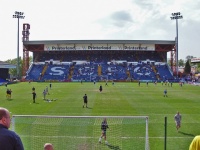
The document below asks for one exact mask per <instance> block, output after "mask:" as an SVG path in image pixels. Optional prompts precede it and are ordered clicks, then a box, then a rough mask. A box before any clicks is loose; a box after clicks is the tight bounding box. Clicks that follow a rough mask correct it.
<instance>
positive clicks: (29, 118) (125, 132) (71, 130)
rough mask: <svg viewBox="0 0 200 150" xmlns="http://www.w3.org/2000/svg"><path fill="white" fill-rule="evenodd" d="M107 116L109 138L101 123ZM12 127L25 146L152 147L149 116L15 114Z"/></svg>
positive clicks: (35, 149)
mask: <svg viewBox="0 0 200 150" xmlns="http://www.w3.org/2000/svg"><path fill="white" fill-rule="evenodd" d="M104 118H106V119H107V124H108V127H109V128H108V129H107V131H106V141H107V142H108V143H105V139H104V138H102V140H101V143H99V138H100V137H101V135H102V131H101V124H102V121H103V120H104ZM12 130H13V131H15V132H16V133H17V134H19V135H20V137H21V139H22V142H23V145H24V148H25V149H28V150H39V149H43V146H44V144H45V143H52V144H53V145H54V149H56V150H98V149H101V150H104V149H105V150H107V149H108V150H110V149H115V150H124V149H125V150H133V149H135V150H149V149H150V148H149V139H148V117H147V116H106V117H105V116H35V115H34V116H33V115H13V116H12Z"/></svg>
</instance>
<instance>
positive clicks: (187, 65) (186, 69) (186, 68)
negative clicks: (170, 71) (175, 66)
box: [184, 59, 191, 74]
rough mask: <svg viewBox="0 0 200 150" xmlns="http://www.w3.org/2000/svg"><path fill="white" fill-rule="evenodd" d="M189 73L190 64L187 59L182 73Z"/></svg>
mask: <svg viewBox="0 0 200 150" xmlns="http://www.w3.org/2000/svg"><path fill="white" fill-rule="evenodd" d="M190 72H191V66H190V62H189V59H188V60H187V62H186V63H185V69H184V73H185V74H190Z"/></svg>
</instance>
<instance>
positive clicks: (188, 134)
mask: <svg viewBox="0 0 200 150" xmlns="http://www.w3.org/2000/svg"><path fill="white" fill-rule="evenodd" d="M179 133H180V134H183V135H187V136H192V137H195V135H194V134H190V133H185V132H182V131H179Z"/></svg>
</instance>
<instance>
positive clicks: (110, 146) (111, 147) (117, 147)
mask: <svg viewBox="0 0 200 150" xmlns="http://www.w3.org/2000/svg"><path fill="white" fill-rule="evenodd" d="M107 146H108V148H109V149H114V150H121V149H120V148H119V146H115V145H111V144H109V145H107Z"/></svg>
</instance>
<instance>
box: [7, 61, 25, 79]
mask: <svg viewBox="0 0 200 150" xmlns="http://www.w3.org/2000/svg"><path fill="white" fill-rule="evenodd" d="M6 62H7V63H9V64H12V65H16V66H17V58H14V59H8V60H6ZM9 74H10V75H11V76H12V77H17V68H11V69H9ZM21 76H22V59H21V57H19V77H21Z"/></svg>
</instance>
